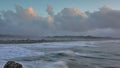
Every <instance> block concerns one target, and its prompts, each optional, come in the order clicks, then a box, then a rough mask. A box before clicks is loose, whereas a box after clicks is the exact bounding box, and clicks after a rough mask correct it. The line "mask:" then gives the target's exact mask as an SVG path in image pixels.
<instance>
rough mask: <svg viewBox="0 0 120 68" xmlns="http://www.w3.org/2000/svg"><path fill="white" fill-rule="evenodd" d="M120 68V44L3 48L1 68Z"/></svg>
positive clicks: (41, 45) (44, 45) (51, 43)
mask: <svg viewBox="0 0 120 68" xmlns="http://www.w3.org/2000/svg"><path fill="white" fill-rule="evenodd" d="M9 60H14V61H16V62H19V63H21V64H22V65H23V68H120V40H103V41H102V40H101V41H71V42H49V43H33V44H0V68H3V66H4V64H5V63H6V62H7V61H9Z"/></svg>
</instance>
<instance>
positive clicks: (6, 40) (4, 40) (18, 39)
mask: <svg viewBox="0 0 120 68" xmlns="http://www.w3.org/2000/svg"><path fill="white" fill-rule="evenodd" d="M0 38H1V39H0V44H22V43H43V42H66V41H100V40H120V38H112V37H96V36H47V37H38V38H37V39H35V38H34V39H33V38H28V37H24V36H11V35H0Z"/></svg>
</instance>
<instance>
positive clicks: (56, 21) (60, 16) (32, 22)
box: [0, 6, 120, 37]
mask: <svg viewBox="0 0 120 68" xmlns="http://www.w3.org/2000/svg"><path fill="white" fill-rule="evenodd" d="M15 9H16V11H15V12H14V11H11V10H8V11H2V12H1V13H0V34H13V35H25V36H26V35H34V36H48V35H83V34H84V35H95V36H102V34H103V36H119V37H120V35H119V34H120V31H119V29H120V10H114V9H112V8H110V7H108V6H103V7H102V8H100V9H99V10H98V11H95V12H92V13H91V12H82V11H81V10H79V9H78V8H64V9H62V10H61V11H60V12H58V13H57V14H54V12H53V7H52V6H48V7H47V9H46V11H47V13H48V16H47V17H44V16H40V15H38V14H37V13H36V12H35V10H34V9H33V8H32V7H28V8H27V9H24V8H23V7H21V6H16V8H15Z"/></svg>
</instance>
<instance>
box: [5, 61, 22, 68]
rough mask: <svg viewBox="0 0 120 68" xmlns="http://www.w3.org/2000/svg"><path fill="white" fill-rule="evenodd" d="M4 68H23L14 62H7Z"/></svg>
mask: <svg viewBox="0 0 120 68" xmlns="http://www.w3.org/2000/svg"><path fill="white" fill-rule="evenodd" d="M4 68H23V67H22V64H20V63H16V62H15V61H8V62H7V63H6V64H5V65H4Z"/></svg>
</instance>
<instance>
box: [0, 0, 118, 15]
mask: <svg viewBox="0 0 120 68" xmlns="http://www.w3.org/2000/svg"><path fill="white" fill-rule="evenodd" d="M119 3H120V0H0V10H8V9H10V10H14V8H15V7H14V6H15V5H20V6H22V7H24V8H27V7H30V6H32V7H33V8H34V9H35V11H36V12H37V13H38V14H40V15H47V14H46V12H45V11H46V7H47V5H51V6H53V7H54V12H55V13H57V12H60V11H61V10H62V9H63V8H65V7H66V8H68V7H77V8H79V9H80V10H81V11H95V10H98V8H100V7H102V6H104V5H105V6H106V5H107V6H110V7H112V8H114V9H120V7H119V6H120V5H119Z"/></svg>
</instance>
